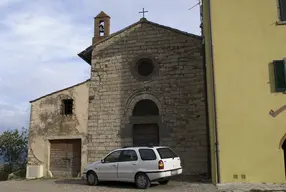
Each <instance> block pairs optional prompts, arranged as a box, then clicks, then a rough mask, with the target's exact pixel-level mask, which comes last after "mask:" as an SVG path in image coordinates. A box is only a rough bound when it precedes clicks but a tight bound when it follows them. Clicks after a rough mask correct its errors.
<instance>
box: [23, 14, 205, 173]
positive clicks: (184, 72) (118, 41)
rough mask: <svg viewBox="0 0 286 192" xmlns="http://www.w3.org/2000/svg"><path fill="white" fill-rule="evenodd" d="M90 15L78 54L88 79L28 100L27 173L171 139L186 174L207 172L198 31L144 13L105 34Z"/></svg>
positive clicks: (67, 168) (106, 28) (101, 18)
mask: <svg viewBox="0 0 286 192" xmlns="http://www.w3.org/2000/svg"><path fill="white" fill-rule="evenodd" d="M110 25H111V22H110V17H109V16H108V15H107V14H105V13H104V12H100V13H99V14H98V15H97V16H96V17H95V18H94V37H93V39H92V45H91V46H89V47H88V48H86V49H85V50H83V51H82V52H80V53H79V54H78V56H79V57H80V58H82V59H83V61H84V62H86V63H87V64H88V65H90V67H91V74H90V79H88V80H86V81H84V82H81V83H79V84H77V85H74V86H72V87H68V88H65V89H62V90H59V91H56V92H54V93H50V94H48V95H45V96H42V97H40V98H38V99H35V100H33V101H30V103H31V115H30V128H29V154H28V165H27V178H36V177H42V176H50V177H51V176H52V177H57V176H74V177H75V176H78V175H79V174H80V173H81V172H82V171H83V167H84V166H85V165H86V164H87V163H90V162H93V161H96V160H99V159H101V158H102V157H103V156H104V155H106V154H107V153H108V152H109V151H110V150H113V149H116V148H119V147H122V146H140V145H145V146H146V145H165V146H170V147H171V148H172V149H173V150H174V151H175V152H176V153H178V155H179V156H180V157H181V158H182V166H183V173H184V174H185V175H196V176H202V175H204V176H208V175H210V171H209V169H210V161H209V137H208V129H207V119H206V118H207V114H206V107H207V106H206V98H205V72H204V71H205V70H204V63H203V55H202V52H203V50H202V38H201V37H200V36H197V35H194V34H190V33H186V32H183V31H180V30H177V29H174V28H171V27H167V26H163V25H160V24H157V23H153V22H151V21H148V20H147V19H146V18H144V17H143V18H142V19H140V20H139V21H138V22H136V23H134V24H132V25H130V26H128V27H126V28H124V29H122V30H120V31H117V32H115V33H112V34H110Z"/></svg>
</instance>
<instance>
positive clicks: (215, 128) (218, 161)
mask: <svg viewBox="0 0 286 192" xmlns="http://www.w3.org/2000/svg"><path fill="white" fill-rule="evenodd" d="M208 5H209V6H208V12H209V18H208V20H209V27H210V46H211V69H212V86H213V101H214V131H215V149H216V165H217V183H220V159H219V142H218V131H217V110H216V92H215V77H214V76H215V75H214V65H213V63H214V58H213V41H212V22H211V1H210V0H208Z"/></svg>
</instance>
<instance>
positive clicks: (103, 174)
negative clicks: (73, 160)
mask: <svg viewBox="0 0 286 192" xmlns="http://www.w3.org/2000/svg"><path fill="white" fill-rule="evenodd" d="M182 171H183V169H182V166H181V160H180V157H179V156H178V155H177V154H176V153H175V152H174V151H173V150H172V149H170V148H169V147H163V146H161V147H160V146H159V147H124V148H121V149H116V150H114V151H112V152H110V153H109V154H108V155H106V157H105V158H103V159H102V160H100V161H96V162H94V163H91V164H89V165H87V166H86V167H85V168H84V171H83V175H82V178H83V179H85V180H86V181H87V183H88V184H89V185H97V184H98V182H100V181H122V182H133V183H135V184H136V186H137V188H139V189H146V188H148V187H149V186H150V184H151V182H154V181H157V182H159V183H160V184H162V185H164V184H167V183H168V182H169V179H170V178H171V177H173V176H176V175H179V174H182Z"/></svg>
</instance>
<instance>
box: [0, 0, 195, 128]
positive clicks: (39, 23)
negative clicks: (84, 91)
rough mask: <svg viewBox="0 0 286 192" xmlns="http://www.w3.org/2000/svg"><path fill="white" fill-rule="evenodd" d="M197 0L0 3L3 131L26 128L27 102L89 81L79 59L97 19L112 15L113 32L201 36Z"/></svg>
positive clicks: (0, 116) (18, 0) (12, 0)
mask: <svg viewBox="0 0 286 192" xmlns="http://www.w3.org/2000/svg"><path fill="white" fill-rule="evenodd" d="M195 3H197V0H189V1H187V0H182V1H170V0H167V1H166V0H157V1H153V0H152V1H151V0H146V1H144V2H143V1H140V2H139V1H134V0H124V1H115V0H96V1H93V0H82V1H78V0H61V1H58V0H51V1H46V0H33V1H23V0H1V1H0V18H1V19H0V42H1V44H0V131H1V130H3V129H10V128H20V127H22V126H25V127H28V123H29V113H30V104H29V101H30V100H33V99H35V98H37V97H40V96H42V95H45V94H48V93H50V92H53V91H56V90H59V89H63V88H65V87H67V86H71V85H73V84H77V83H79V82H81V81H84V80H86V79H88V78H89V74H90V66H89V65H88V64H87V63H85V62H84V61H83V60H81V59H80V58H79V57H78V56H77V54H78V53H79V52H80V51H82V50H84V49H85V48H86V47H88V46H89V45H90V44H91V40H92V35H93V17H94V16H95V15H97V14H98V13H99V12H100V11H101V10H103V11H105V12H106V13H107V14H109V15H110V16H111V32H115V31H117V30H120V29H122V28H124V27H126V26H127V25H130V24H132V23H134V22H136V21H138V20H139V19H140V17H141V15H140V14H139V13H138V12H139V11H140V10H142V8H143V7H145V9H147V10H148V11H149V12H148V13H147V14H146V17H147V19H149V20H151V21H154V22H158V23H160V24H163V25H168V26H171V27H175V28H178V29H181V30H185V31H188V32H191V33H195V34H199V33H200V29H199V13H198V10H199V9H198V8H196V9H194V10H192V11H188V8H189V7H191V6H192V5H194V4H195Z"/></svg>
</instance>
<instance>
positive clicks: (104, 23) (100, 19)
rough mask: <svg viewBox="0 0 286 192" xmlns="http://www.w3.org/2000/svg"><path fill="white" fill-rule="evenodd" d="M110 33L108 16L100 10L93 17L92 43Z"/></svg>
mask: <svg viewBox="0 0 286 192" xmlns="http://www.w3.org/2000/svg"><path fill="white" fill-rule="evenodd" d="M109 35H110V17H109V16H108V15H107V14H106V13H104V12H103V11H101V12H100V13H99V14H98V15H97V16H96V17H95V18H94V37H93V38H92V44H95V43H97V42H98V41H100V40H102V39H104V38H106V37H108V36H109Z"/></svg>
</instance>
